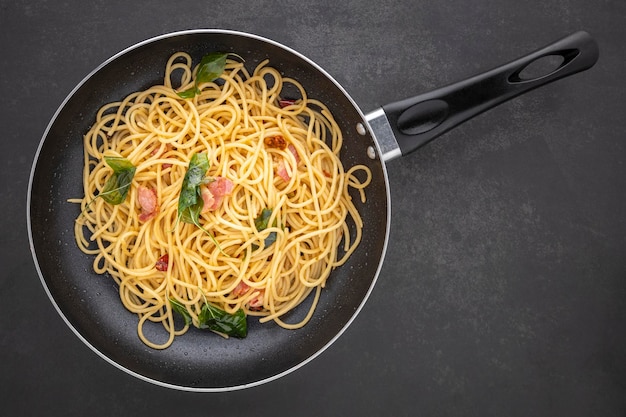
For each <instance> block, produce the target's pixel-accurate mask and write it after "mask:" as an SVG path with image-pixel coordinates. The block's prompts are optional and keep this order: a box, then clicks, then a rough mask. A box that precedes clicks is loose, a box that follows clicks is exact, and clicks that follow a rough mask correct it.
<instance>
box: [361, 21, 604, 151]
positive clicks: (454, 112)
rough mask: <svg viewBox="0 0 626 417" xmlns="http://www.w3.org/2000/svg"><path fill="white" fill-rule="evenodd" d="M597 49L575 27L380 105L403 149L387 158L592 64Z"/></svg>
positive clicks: (587, 36) (415, 147)
mask: <svg viewBox="0 0 626 417" xmlns="http://www.w3.org/2000/svg"><path fill="white" fill-rule="evenodd" d="M598 54H599V51H598V45H597V43H596V41H595V40H594V39H593V38H592V37H591V36H590V35H589V34H588V33H587V32H582V31H581V32H576V33H573V34H571V35H569V36H567V37H565V38H563V39H561V40H558V41H556V42H554V43H552V44H550V45H548V46H546V47H544V48H542V49H539V50H537V51H535V52H533V53H531V54H528V55H526V56H524V57H522V58H519V59H517V60H515V61H512V62H510V63H508V64H505V65H502V66H500V67H497V68H495V69H492V70H490V71H487V72H484V73H482V74H479V75H476V76H474V77H471V78H468V79H466V80H463V81H460V82H457V83H454V84H451V85H448V86H446V87H442V88H439V89H437V90H434V91H431V92H428V93H425V94H421V95H418V96H416V97H412V98H408V99H405V100H402V101H397V102H394V103H390V104H388V105H385V106H383V107H382V110H383V111H384V113H385V115H386V119H387V121H388V123H389V127H390V128H391V130H392V131H393V136H395V140H396V142H397V144H398V147H399V151H400V152H391V154H392V156H391V157H389V158H387V159H391V158H392V157H395V156H399V154H400V153H401V154H402V155H406V154H408V153H410V152H413V151H415V150H416V149H417V148H419V147H421V146H423V145H425V144H426V143H428V142H430V141H431V140H433V139H435V138H436V137H438V136H440V135H442V134H444V133H445V132H447V131H448V130H450V129H452V128H454V127H455V126H457V125H459V124H460V123H462V122H464V121H466V120H468V119H470V118H472V117H474V116H476V115H478V114H480V113H482V112H484V111H486V110H488V109H490V108H492V107H494V106H496V105H498V104H500V103H503V102H504V101H507V100H509V99H511V98H513V97H516V96H518V95H520V94H522V93H525V92H527V91H530V90H532V89H535V88H537V87H540V86H542V85H545V84H547V83H550V82H552V81H556V80H558V79H560V78H563V77H567V76H569V75H572V74H576V73H578V72H581V71H584V70H586V69H589V68H591V67H592V66H593V65H594V64H595V63H596V61H597V60H598ZM555 60H556V61H558V63H554V61H555ZM548 61H549V63H550V68H549V69H548V70H547V72H546V71H545V69H544V70H543V72H542V73H540V74H539V75H534V74H533V72H537V70H538V69H541V68H543V67H544V66H545V64H546V63H548ZM373 129H375V128H374V127H373ZM375 130H376V129H375ZM387 131H388V129H387ZM389 133H391V132H389ZM383 158H385V156H384V155H383Z"/></svg>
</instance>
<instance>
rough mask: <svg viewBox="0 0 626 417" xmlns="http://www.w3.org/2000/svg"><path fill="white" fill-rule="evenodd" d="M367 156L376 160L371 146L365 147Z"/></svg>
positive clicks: (374, 151)
mask: <svg viewBox="0 0 626 417" xmlns="http://www.w3.org/2000/svg"><path fill="white" fill-rule="evenodd" d="M367 156H369V157H370V159H376V150H374V147H373V146H368V147H367Z"/></svg>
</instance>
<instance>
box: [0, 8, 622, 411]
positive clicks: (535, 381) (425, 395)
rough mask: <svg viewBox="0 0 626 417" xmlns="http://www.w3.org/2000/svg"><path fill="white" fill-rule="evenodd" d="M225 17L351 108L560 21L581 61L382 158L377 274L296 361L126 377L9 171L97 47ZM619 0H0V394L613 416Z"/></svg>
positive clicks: (67, 407)
mask: <svg viewBox="0 0 626 417" xmlns="http://www.w3.org/2000/svg"><path fill="white" fill-rule="evenodd" d="M189 28H225V29H235V30H242V31H247V32H252V33H256V34H259V35H262V36H266V37H269V38H271V39H274V40H276V41H279V42H282V43H284V44H286V45H287V46H289V47H292V48H294V49H296V50H298V51H299V52H302V53H303V54H305V55H306V56H308V57H309V58H311V59H313V60H314V61H316V62H318V63H319V64H320V65H321V66H322V67H323V68H325V69H326V70H327V71H328V72H329V73H330V74H331V75H333V76H334V77H335V78H336V79H337V80H338V81H339V82H340V83H342V85H343V86H344V87H345V88H346V90H347V91H348V92H349V93H350V94H351V96H352V97H353V98H354V99H355V100H356V102H357V103H359V105H360V106H361V108H362V109H363V110H364V111H366V112H367V111H371V110H374V109H375V108H377V107H379V106H381V105H383V104H386V103H388V102H390V101H395V100H398V99H401V98H405V97H407V96H408V95H411V94H416V93H421V92H424V91H427V90H429V89H433V88H435V87H438V86H442V85H445V84H447V83H449V82H452V81H456V80H459V79H461V78H464V77H466V76H469V75H473V74H474V73H476V72H478V71H481V70H486V69H489V68H491V67H493V66H495V65H498V64H501V63H504V62H506V61H509V60H511V59H514V58H517V57H518V56H521V55H523V54H525V53H527V52H530V51H532V50H534V49H536V48H538V47H540V46H543V45H545V44H546V43H548V42H550V41H553V40H556V39H558V38H560V37H562V36H564V35H567V34H569V33H570V32H573V31H576V30H580V29H583V30H587V31H589V32H590V33H591V34H592V35H594V37H595V38H596V39H597V41H598V43H599V45H600V50H601V53H600V60H599V62H598V64H597V65H596V66H595V67H594V68H593V69H591V70H590V71H587V72H585V73H582V74H579V75H576V76H574V77H571V78H568V79H565V80H562V81H559V82H557V83H555V84H551V85H549V86H546V87H543V88H541V89H539V90H536V91H533V92H531V93H529V94H527V95H524V96H522V97H520V98H518V99H516V100H515V101H513V102H509V103H507V104H504V105H502V106H500V107H498V108H496V109H494V110H492V111H490V112H488V113H486V114H484V115H481V116H480V117H479V118H476V119H474V120H472V121H470V122H468V123H466V124H464V125H462V126H460V127H458V128H457V129H455V130H453V131H451V132H449V133H448V134H446V135H445V136H443V137H441V138H439V139H438V140H436V141H435V142H433V143H431V144H429V145H428V146H426V147H424V148H422V149H420V150H419V151H418V152H417V153H415V154H413V155H410V156H407V157H405V158H402V159H399V160H395V161H392V162H390V163H389V164H388V171H389V177H390V187H391V194H392V201H393V203H392V209H393V220H392V230H391V238H390V242H389V250H388V254H387V257H386V260H385V264H384V266H383V269H382V272H381V275H380V277H379V280H378V284H377V286H376V287H375V288H374V291H373V293H372V295H371V297H370V299H369V301H368V303H367V305H366V306H365V308H364V309H363V311H362V312H361V314H360V315H359V316H358V318H357V319H356V321H355V322H354V323H353V325H352V326H351V327H350V328H349V329H348V330H347V331H346V333H345V334H344V335H343V336H342V337H341V338H340V339H339V340H338V341H337V342H336V343H335V344H334V345H333V346H331V347H330V348H329V349H328V350H327V351H326V352H324V353H323V354H322V355H321V356H320V357H318V358H317V359H315V360H314V361H313V362H311V363H310V364H308V365H306V366H305V367H304V368H302V369H300V370H298V371H297V372H296V373H292V374H290V375H288V376H286V377H284V378H282V379H279V380H277V381H275V382H272V383H270V384H266V385H263V386H259V387H256V388H251V389H248V390H244V391H236V392H233V393H221V394H198V393H186V392H180V391H175V390H169V389H165V388H161V387H157V386H153V385H151V384H148V383H146V382H142V381H140V380H137V379H135V378H133V377H131V376H129V375H127V374H126V373H124V372H122V371H120V370H118V369H116V368H114V367H112V366H111V365H109V364H107V363H106V362H105V361H103V360H102V359H101V358H99V357H98V356H96V355H95V354H94V353H93V352H92V351H91V350H90V349H88V348H87V347H86V346H84V345H83V344H82V343H81V342H80V341H79V340H78V339H77V338H76V336H74V334H73V333H72V332H71V331H70V330H69V329H67V328H66V326H65V324H64V322H63V321H62V319H61V318H60V317H59V316H58V315H57V313H56V311H55V310H54V308H53V307H52V305H51V303H50V302H49V300H48V299H47V297H46V295H45V293H44V291H43V288H42V286H41V284H40V281H39V277H38V276H37V273H36V270H35V267H34V265H33V261H32V257H31V254H30V251H29V245H28V237H27V232H26V191H27V186H28V176H29V171H30V167H31V163H32V160H33V157H34V153H35V150H36V148H37V146H38V143H39V140H40V138H41V135H42V133H43V131H44V130H45V128H46V126H47V124H48V121H49V120H50V118H51V117H52V115H53V114H54V112H55V111H56V109H57V107H58V106H59V105H60V103H61V102H62V101H63V99H64V98H65V97H66V95H67V94H68V93H69V92H70V91H71V89H72V88H73V87H74V86H75V85H76V84H77V83H78V82H80V80H81V79H82V78H83V77H84V76H85V75H87V74H88V73H89V72H90V71H91V70H93V69H94V68H95V67H96V66H97V65H98V64H99V63H100V62H102V61H103V60H105V59H106V58H108V57H110V56H111V55H113V54H115V53H116V52H118V51H120V50H122V49H124V48H126V47H128V46H130V45H132V44H133V43H135V42H138V41H141V40H144V39H146V38H149V37H151V36H154V35H159V34H162V33H165V32H170V31H175V30H182V29H189ZM625 41H626V2H623V1H618V0H612V1H608V0H606V1H603V0H592V1H583V0H558V1H547V2H546V1H539V0H529V1H525V2H520V1H518V0H503V1H489V0H477V1H467V0H450V1H440V2H433V1H422V0H417V1H415V0H403V1H385V2H372V1H370V0H363V1H341V2H339V1H327V2H323V1H308V2H304V1H280V2H279V1H254V2H245V1H223V2H211V1H171V2H165V1H145V0H136V1H119V0H108V1H101V0H93V1H78V0H69V1H57V0H55V1H39V2H37V1H21V2H16V1H9V0H0V51H1V52H2V58H1V59H0V93H1V94H0V97H1V100H0V117H1V121H2V123H1V124H0V126H1V129H0V132H1V137H0V147H1V148H0V155H1V157H2V163H1V164H0V169H1V175H0V176H1V178H2V188H1V189H0V202H1V203H0V204H2V213H3V215H2V217H1V218H2V224H1V229H0V230H1V231H2V249H1V251H0V254H1V257H2V260H1V263H0V265H1V268H0V271H1V272H0V326H1V327H0V363H1V364H2V365H1V366H0V369H1V371H0V407H1V408H2V414H3V415H15V416H22V415H55V416H57V415H58V416H86V415H89V416H94V417H95V416H113V415H117V416H123V415H133V416H148V415H150V416H155V415H163V416H175V415H181V416H182V415H187V416H195V415H198V416H200V415H202V416H205V415H211V416H231V415H232V416H236V415H246V416H251V415H254V416H259V417H260V416H277V415H281V416H282V415H285V416H287V415H290V416H316V417H317V416H321V415H350V416H352V415H354V416H381V415H384V416H409V415H410V416H415V415H420V416H422V415H423V416H568V417H571V416H622V417H623V416H625V415H626V281H625V279H626V256H625V249H626V245H625V243H626V242H625V240H626V238H625V237H626V222H625V219H626V210H625V209H626V198H625V197H624V192H625V190H626V166H625V164H624V162H625V159H626V158H625V157H626V153H625V152H626V150H625V144H624V143H625V142H624V141H625V140H626V118H625V116H626V114H625V108H626V94H625V93H626V91H625V87H626V78H625V76H624V74H625V73H626V71H625V67H626V49H625V46H624V42H625Z"/></svg>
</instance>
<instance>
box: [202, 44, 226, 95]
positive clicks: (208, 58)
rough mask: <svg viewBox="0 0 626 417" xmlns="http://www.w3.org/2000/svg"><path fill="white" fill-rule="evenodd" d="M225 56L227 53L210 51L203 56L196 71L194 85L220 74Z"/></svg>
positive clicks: (224, 63)
mask: <svg viewBox="0 0 626 417" xmlns="http://www.w3.org/2000/svg"><path fill="white" fill-rule="evenodd" d="M227 57H228V53H225V52H211V53H209V54H206V55H205V56H203V57H202V60H201V61H200V66H199V67H198V72H197V73H196V87H197V86H199V85H200V84H202V83H209V82H211V81H214V80H215V79H217V78H218V77H219V76H220V75H222V73H223V72H224V68H226V58H227Z"/></svg>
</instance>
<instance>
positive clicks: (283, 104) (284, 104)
mask: <svg viewBox="0 0 626 417" xmlns="http://www.w3.org/2000/svg"><path fill="white" fill-rule="evenodd" d="M292 104H296V100H292V99H287V98H284V99H281V100H278V105H279V106H280V108H281V109H284V108H285V107H287V106H291V105H292Z"/></svg>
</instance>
